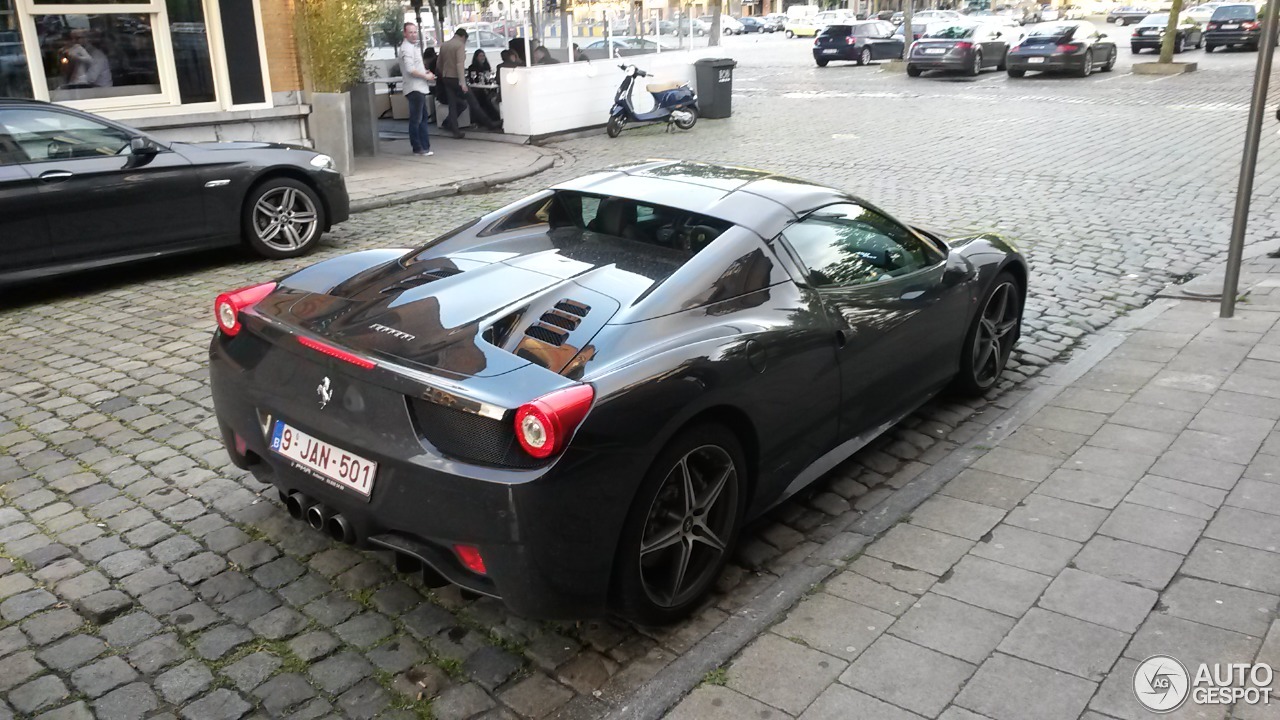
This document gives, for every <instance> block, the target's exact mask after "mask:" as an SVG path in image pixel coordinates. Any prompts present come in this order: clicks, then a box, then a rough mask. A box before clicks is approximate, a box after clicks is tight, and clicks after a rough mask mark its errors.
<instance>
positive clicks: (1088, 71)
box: [1080, 50, 1093, 77]
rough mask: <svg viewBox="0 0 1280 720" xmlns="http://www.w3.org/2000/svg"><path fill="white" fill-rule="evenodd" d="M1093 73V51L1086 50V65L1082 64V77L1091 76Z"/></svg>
mask: <svg viewBox="0 0 1280 720" xmlns="http://www.w3.org/2000/svg"><path fill="white" fill-rule="evenodd" d="M1092 74H1093V51H1092V50H1085V51H1084V65H1081V66H1080V77H1089V76H1090V75H1092Z"/></svg>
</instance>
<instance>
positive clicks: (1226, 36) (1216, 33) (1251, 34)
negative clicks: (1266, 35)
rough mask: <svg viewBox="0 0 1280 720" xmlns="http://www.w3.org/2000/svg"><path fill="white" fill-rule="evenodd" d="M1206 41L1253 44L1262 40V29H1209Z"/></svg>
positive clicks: (1209, 42) (1223, 43) (1216, 43)
mask: <svg viewBox="0 0 1280 720" xmlns="http://www.w3.org/2000/svg"><path fill="white" fill-rule="evenodd" d="M1204 41H1205V42H1206V43H1208V44H1210V45H1252V44H1253V43H1257V42H1261V41H1262V31H1261V30H1207V31H1205V34H1204Z"/></svg>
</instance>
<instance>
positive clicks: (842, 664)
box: [671, 259, 1280, 720]
mask: <svg viewBox="0 0 1280 720" xmlns="http://www.w3.org/2000/svg"><path fill="white" fill-rule="evenodd" d="M1246 280H1247V281H1248V284H1247V285H1244V287H1251V292H1250V293H1249V296H1248V297H1247V302H1245V303H1243V304H1241V305H1240V309H1239V311H1238V312H1237V316H1236V317H1235V318H1233V319H1230V320H1222V319H1219V318H1217V310H1218V308H1217V305H1216V304H1210V303H1203V302H1192V301H1180V302H1170V301H1164V302H1165V303H1167V305H1168V307H1167V308H1166V309H1164V310H1163V311H1162V312H1160V313H1159V314H1158V315H1157V316H1155V317H1154V318H1153V319H1150V320H1149V321H1147V322H1146V323H1145V324H1143V325H1141V326H1140V327H1139V328H1138V329H1136V330H1134V331H1132V332H1131V334H1130V335H1129V336H1128V337H1127V339H1125V341H1124V342H1123V343H1121V344H1119V345H1118V347H1116V348H1115V349H1114V350H1113V351H1112V352H1111V353H1110V354H1109V355H1108V356H1107V357H1106V358H1105V359H1104V360H1102V361H1101V362H1099V363H1098V364H1097V365H1095V366H1094V367H1093V368H1092V369H1091V370H1089V371H1088V372H1087V373H1085V374H1084V375H1083V376H1082V377H1081V378H1080V379H1079V380H1078V381H1077V382H1075V383H1072V384H1071V385H1070V386H1068V387H1066V388H1064V389H1063V390H1062V391H1061V392H1060V393H1059V394H1058V395H1057V396H1056V397H1054V398H1053V399H1052V400H1051V401H1049V403H1048V404H1047V405H1046V406H1044V407H1043V408H1042V409H1040V410H1039V411H1038V412H1037V413H1036V414H1035V415H1033V416H1032V417H1030V419H1029V420H1028V421H1027V422H1026V423H1025V424H1023V425H1022V426H1021V427H1020V428H1019V429H1018V430H1017V431H1016V432H1014V433H1013V434H1012V435H1011V436H1009V437H1008V438H1007V439H1006V440H1004V441H1003V442H1000V443H999V444H998V445H997V446H995V447H991V448H989V449H986V450H987V451H986V452H985V454H984V455H982V457H981V458H980V459H979V460H977V461H976V462H974V463H973V464H972V465H971V466H969V467H968V468H967V469H966V470H964V471H963V472H962V473H960V474H959V475H957V476H956V477H955V478H954V479H953V480H951V481H950V482H948V483H947V484H946V485H945V486H944V487H943V488H942V490H941V491H940V492H938V493H937V494H935V495H934V496H932V497H930V498H929V499H928V500H927V501H925V502H924V503H923V504H921V505H919V506H918V507H917V508H915V509H914V510H913V511H912V512H911V513H910V514H909V515H908V516H907V517H905V518H903V520H902V522H900V523H898V524H897V525H895V526H894V527H892V528H891V529H890V530H889V531H888V532H887V533H884V534H883V535H882V536H880V537H879V538H877V539H876V540H875V541H874V542H872V543H870V544H869V545H867V546H866V547H865V548H864V550H863V552H862V553H861V554H860V555H859V556H857V557H856V558H853V559H851V561H850V562H849V563H848V565H847V569H845V570H844V571H843V572H842V573H839V574H837V575H834V576H832V577H831V578H830V579H829V580H828V581H827V582H826V583H824V584H823V585H821V586H819V587H818V588H815V591H814V592H813V593H811V594H810V595H809V596H808V597H807V598H806V599H804V600H803V601H802V602H800V603H799V604H798V605H796V606H795V607H794V608H793V609H792V610H791V612H790V613H789V614H787V615H786V617H785V619H784V620H783V621H782V622H780V623H778V624H777V625H775V626H774V627H773V628H772V629H771V630H770V631H769V632H767V633H764V634H763V635H761V636H760V637H758V638H757V639H755V640H754V641H753V642H752V643H751V644H750V645H748V646H747V647H746V649H745V650H743V651H742V652H741V653H740V654H739V655H738V656H737V657H736V658H735V659H734V660H733V661H732V662H731V663H729V664H728V665H727V667H726V668H724V669H722V670H720V671H717V672H715V673H712V674H711V675H708V677H707V679H706V681H704V683H703V684H702V685H701V686H700V687H699V688H698V689H697V690H695V691H694V692H693V693H692V694H690V695H689V696H688V697H686V698H685V699H684V701H683V702H682V703H681V704H680V705H679V706H678V707H677V708H676V709H675V710H674V712H673V713H672V715H671V717H673V718H680V719H682V720H683V719H685V718H689V719H694V718H696V719H698V720H710V719H713V718H765V717H772V718H778V717H783V716H792V717H799V718H802V720H824V719H832V720H835V719H836V718H841V719H843V718H874V719H875V720H899V719H905V718H921V717H924V718H945V719H946V720H976V719H980V718H992V719H994V720H1027V719H1028V718H1035V719H1036V720H1057V719H1059V718H1062V719H1064V720H1065V719H1067V718H1078V717H1080V718H1088V719H1089V720H1101V719H1102V718H1122V719H1124V720H1134V719H1136V718H1145V717H1152V716H1153V715H1152V714H1150V713H1149V712H1148V711H1146V710H1145V709H1144V708H1143V707H1142V706H1141V705H1140V704H1139V703H1138V701H1137V699H1136V697H1135V694H1134V691H1133V682H1134V671H1135V668H1136V666H1137V664H1138V663H1139V662H1140V661H1142V660H1144V659H1146V658H1148V657H1150V656H1152V655H1156V654H1165V655H1171V656H1173V657H1175V658H1177V659H1178V660H1180V661H1181V662H1182V663H1183V664H1184V665H1185V666H1186V667H1187V668H1188V670H1189V671H1190V672H1191V673H1192V674H1194V673H1195V668H1196V667H1197V666H1198V665H1199V664H1200V663H1250V662H1254V661H1255V660H1256V661H1257V662H1270V663H1271V664H1273V665H1274V664H1280V623H1277V622H1276V620H1275V617H1276V609H1277V604H1278V603H1280V431H1277V429H1276V422H1277V420H1278V419H1280V325H1277V321H1278V320H1280V292H1278V290H1280V261H1272V260H1265V259H1264V260H1255V261H1254V262H1253V263H1252V264H1251V265H1250V266H1249V273H1248V274H1247V275H1246ZM1274 685H1275V683H1273V687H1274ZM1228 716H1229V717H1232V718H1250V719H1252V718H1274V717H1280V700H1276V701H1273V703H1272V704H1271V705H1270V706H1266V705H1254V706H1246V705H1243V704H1240V705H1237V706H1236V707H1234V708H1232V707H1231V706H1229V705H1196V704H1194V703H1193V702H1191V701H1190V700H1189V701H1188V702H1187V703H1186V704H1185V705H1183V706H1182V707H1181V708H1180V709H1179V710H1177V711H1175V712H1174V713H1173V714H1172V715H1170V717H1197V718H1225V717H1228Z"/></svg>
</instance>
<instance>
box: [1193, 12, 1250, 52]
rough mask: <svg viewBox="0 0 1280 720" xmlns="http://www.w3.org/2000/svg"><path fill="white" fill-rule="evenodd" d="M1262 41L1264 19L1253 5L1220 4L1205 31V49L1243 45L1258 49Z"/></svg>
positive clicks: (1210, 50)
mask: <svg viewBox="0 0 1280 720" xmlns="http://www.w3.org/2000/svg"><path fill="white" fill-rule="evenodd" d="M1261 42H1262V20H1261V19H1260V18H1259V16H1258V9H1257V8H1256V7H1254V6H1253V5H1219V6H1218V7H1217V8H1215V9H1214V11H1213V15H1212V16H1210V17H1209V24H1208V27H1207V28H1206V30H1205V33H1204V51H1205V52H1213V51H1214V49H1215V48H1220V47H1232V46H1236V47H1239V46H1243V47H1246V48H1248V49H1250V50H1257V49H1258V47H1259V44H1260V43H1261Z"/></svg>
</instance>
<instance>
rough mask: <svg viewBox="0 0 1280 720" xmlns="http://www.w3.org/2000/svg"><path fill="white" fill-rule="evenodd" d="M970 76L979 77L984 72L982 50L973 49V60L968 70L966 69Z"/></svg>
mask: <svg viewBox="0 0 1280 720" xmlns="http://www.w3.org/2000/svg"><path fill="white" fill-rule="evenodd" d="M965 72H966V73H967V74H968V75H969V77H977V76H978V75H981V74H982V51H981V50H974V51H973V62H971V63H969V68H968V70H966V71H965Z"/></svg>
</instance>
